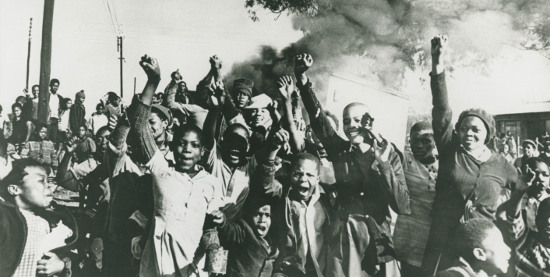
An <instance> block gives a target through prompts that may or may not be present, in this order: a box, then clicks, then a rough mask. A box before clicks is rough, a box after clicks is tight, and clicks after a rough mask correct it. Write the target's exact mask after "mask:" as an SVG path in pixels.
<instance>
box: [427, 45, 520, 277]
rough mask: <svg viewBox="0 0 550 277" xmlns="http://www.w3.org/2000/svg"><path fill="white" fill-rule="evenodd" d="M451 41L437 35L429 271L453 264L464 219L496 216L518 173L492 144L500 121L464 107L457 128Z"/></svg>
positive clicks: (428, 250) (432, 74)
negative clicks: (448, 75) (449, 73)
mask: <svg viewBox="0 0 550 277" xmlns="http://www.w3.org/2000/svg"><path fill="white" fill-rule="evenodd" d="M446 44H447V37H446V36H436V37H435V38H434V39H432V72H431V74H430V75H431V89H432V95H433V110H432V126H433V130H434V139H435V143H436V146H437V150H438V153H439V172H438V179H437V182H436V195H435V200H434V207H433V214H432V225H431V228H430V235H429V238H428V244H427V246H426V252H425V254H424V258H423V263H422V267H423V270H425V273H426V276H432V275H433V274H435V272H437V271H438V270H443V269H446V268H448V267H450V266H451V265H452V264H451V263H452V262H453V260H454V258H455V257H453V255H452V254H451V253H452V251H450V250H451V247H450V245H452V244H451V243H452V241H453V240H454V239H455V230H456V229H457V227H458V226H459V224H460V222H465V221H468V220H469V219H472V218H487V219H489V220H494V219H495V212H496V209H497V207H498V205H499V204H500V203H501V201H502V195H503V194H505V193H506V192H507V190H508V189H509V188H512V187H513V186H514V183H515V182H516V180H517V178H518V175H517V171H516V170H515V168H514V167H513V166H512V165H511V164H510V163H509V162H508V161H507V160H506V159H505V158H504V157H503V156H501V155H498V154H497V153H494V152H493V151H491V150H490V149H489V148H488V146H487V144H488V143H489V140H490V138H491V137H492V136H493V135H494V133H495V121H494V119H493V117H492V116H491V115H490V114H489V113H487V112H486V111H485V110H482V109H468V110H465V111H463V112H462V113H461V114H460V116H459V118H458V121H457V122H456V124H455V125H454V130H453V125H452V123H451V120H452V111H451V108H450V104H449V100H448V95H447V87H446V84H445V72H444V63H443V61H442V60H443V58H442V56H443V53H444V51H445V48H446Z"/></svg>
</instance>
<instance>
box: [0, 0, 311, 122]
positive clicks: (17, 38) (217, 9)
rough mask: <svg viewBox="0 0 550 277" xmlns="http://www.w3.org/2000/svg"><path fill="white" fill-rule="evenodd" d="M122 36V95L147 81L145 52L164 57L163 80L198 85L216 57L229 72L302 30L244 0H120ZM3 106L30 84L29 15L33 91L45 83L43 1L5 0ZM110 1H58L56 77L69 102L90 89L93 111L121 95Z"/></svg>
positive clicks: (0, 66)
mask: <svg viewBox="0 0 550 277" xmlns="http://www.w3.org/2000/svg"><path fill="white" fill-rule="evenodd" d="M109 2H110V3H111V4H112V7H111V8H112V9H111V10H112V11H113V10H114V13H115V14H116V19H117V21H118V23H119V24H120V25H121V29H122V31H123V35H124V38H125V39H124V58H125V59H126V63H125V64H124V98H125V99H126V100H127V101H128V100H129V99H130V97H131V95H132V93H133V88H134V77H137V91H138V92H139V91H140V90H141V88H142V87H143V84H144V82H145V75H144V73H143V72H142V70H141V68H140V67H139V65H138V61H139V58H140V56H141V55H143V54H145V53H147V54H150V55H151V56H154V57H156V58H157V59H158V60H159V63H160V66H161V70H162V77H163V80H162V82H161V84H160V87H159V90H162V89H163V88H164V86H165V85H166V84H167V82H168V81H169V78H170V77H169V74H170V72H172V71H173V70H175V69H178V68H179V69H180V72H181V73H182V75H183V76H184V79H185V80H186V81H187V83H188V86H189V87H191V88H194V86H195V85H196V83H197V82H198V81H199V80H200V79H201V78H202V77H203V76H204V75H205V74H206V72H207V71H208V69H209V64H208V58H209V56H211V55H213V54H217V55H218V56H220V57H221V58H222V60H223V61H224V67H225V69H226V71H227V70H229V68H230V66H231V65H232V64H233V63H235V62H238V61H242V60H245V59H247V58H248V57H250V56H252V55H255V54H256V53H257V50H258V47H259V46H260V45H264V44H265V45H271V46H274V47H276V48H277V49H281V48H283V47H284V46H286V45H288V44H289V43H291V42H293V41H296V40H298V39H299V38H300V37H301V35H302V33H301V32H299V31H295V30H293V28H292V23H291V21H290V18H289V17H288V16H286V15H282V16H280V17H278V18H277V16H276V15H273V14H270V13H267V12H265V11H263V10H258V11H257V12H258V14H259V16H260V18H261V20H260V22H253V21H252V20H251V19H250V17H249V16H248V14H247V10H246V9H245V7H244V3H245V1H244V0H200V1H188V0H163V1H146V0H117V1H112V0H110V1H109ZM0 3H1V4H0V5H1V6H2V9H0V41H1V43H0V59H1V60H2V62H1V63H0V82H1V83H2V84H3V85H2V97H0V104H1V105H2V106H3V107H4V114H6V112H7V110H9V107H10V106H11V104H12V103H13V101H14V99H15V97H17V96H18V95H20V94H21V93H22V89H23V88H24V87H25V75H26V59H27V42H28V27H29V18H31V17H32V18H33V28H32V51H31V62H30V77H29V87H30V86H32V85H33V84H38V82H39V75H40V74H39V69H40V44H41V34H42V16H43V0H25V1H8V0H0ZM106 3H107V1H106V0H79V1H70V0H57V1H55V11H54V23H53V41H52V48H53V50H52V68H51V77H52V78H58V79H59V80H60V81H61V86H60V89H59V92H60V93H61V94H62V95H63V96H65V97H71V98H74V94H75V93H76V92H77V91H79V90H81V89H84V90H85V91H86V93H87V100H86V102H87V103H86V104H87V105H86V106H87V108H88V109H89V110H88V111H89V112H91V111H93V109H94V107H95V104H96V103H97V101H98V100H99V98H100V97H101V96H103V95H104V94H105V93H106V92H108V91H115V92H117V93H119V91H120V83H119V80H120V77H119V76H120V72H119V70H120V69H119V60H118V57H119V54H118V53H117V47H116V33H115V29H114V27H113V24H112V21H111V17H110V15H109V12H108V8H107V7H108V6H107V4H106Z"/></svg>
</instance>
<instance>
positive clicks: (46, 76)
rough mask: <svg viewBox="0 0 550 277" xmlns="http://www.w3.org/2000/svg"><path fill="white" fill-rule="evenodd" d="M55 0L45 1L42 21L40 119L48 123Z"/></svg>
mask: <svg viewBox="0 0 550 277" xmlns="http://www.w3.org/2000/svg"><path fill="white" fill-rule="evenodd" d="M54 4H55V0H45V1H44V19H43V21H42V45H41V49H42V50H41V51H40V93H39V97H38V120H39V121H40V122H41V123H43V124H47V123H48V117H49V103H50V90H49V88H48V87H49V83H50V69H51V62H52V26H53V8H54ZM54 100H57V99H54Z"/></svg>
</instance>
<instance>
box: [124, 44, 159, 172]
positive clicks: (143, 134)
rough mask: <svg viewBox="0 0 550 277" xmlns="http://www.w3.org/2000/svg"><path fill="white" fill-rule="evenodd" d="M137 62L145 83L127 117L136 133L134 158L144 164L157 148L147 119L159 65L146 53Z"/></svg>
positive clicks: (155, 87)
mask: <svg viewBox="0 0 550 277" xmlns="http://www.w3.org/2000/svg"><path fill="white" fill-rule="evenodd" d="M139 64H140V65H141V67H142V68H143V71H145V74H147V83H146V84H145V87H144V88H143V92H142V93H141V99H139V98H138V97H134V99H133V101H132V105H131V106H130V107H129V108H128V119H129V120H130V126H131V128H132V129H131V131H132V132H135V134H136V136H135V138H136V140H137V142H136V143H137V145H136V148H137V149H136V151H138V155H137V156H136V158H137V159H140V161H139V162H141V163H143V164H146V163H148V162H149V161H150V160H151V158H152V157H153V156H154V155H155V153H156V152H157V150H158V147H157V145H156V143H155V138H154V137H153V134H152V133H151V130H150V128H149V126H148V124H149V123H148V119H149V114H150V113H151V104H152V103H153V95H154V94H155V91H156V90H157V87H158V84H159V82H160V67H159V65H158V62H157V60H156V59H155V58H152V57H149V56H147V55H145V56H143V57H141V61H140V63H139Z"/></svg>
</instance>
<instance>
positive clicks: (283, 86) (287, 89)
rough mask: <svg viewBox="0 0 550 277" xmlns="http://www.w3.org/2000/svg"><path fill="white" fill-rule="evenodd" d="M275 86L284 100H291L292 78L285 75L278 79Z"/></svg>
mask: <svg viewBox="0 0 550 277" xmlns="http://www.w3.org/2000/svg"><path fill="white" fill-rule="evenodd" d="M277 86H278V87H279V92H280V93H281V96H282V97H283V99H284V100H288V99H291V97H292V92H293V91H294V82H293V81H292V77H290V76H288V75H285V76H282V77H281V78H279V80H278V81H277Z"/></svg>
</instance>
